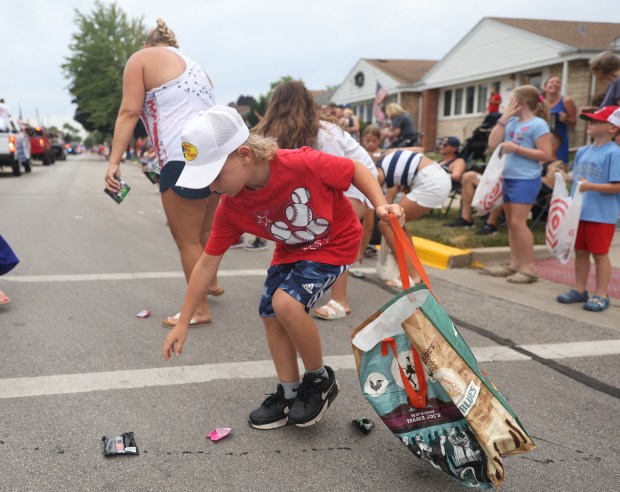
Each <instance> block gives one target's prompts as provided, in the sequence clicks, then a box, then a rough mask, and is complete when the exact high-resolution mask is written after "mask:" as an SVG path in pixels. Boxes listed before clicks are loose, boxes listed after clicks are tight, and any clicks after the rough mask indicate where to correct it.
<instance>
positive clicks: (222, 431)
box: [207, 427, 232, 441]
mask: <svg viewBox="0 0 620 492" xmlns="http://www.w3.org/2000/svg"><path fill="white" fill-rule="evenodd" d="M231 432H232V429H231V428H230V427H218V428H215V429H213V430H212V431H211V432H210V433H209V434H207V437H208V438H209V439H211V440H212V441H219V440H220V439H223V438H225V437H226V436H227V435H228V434H230V433H231Z"/></svg>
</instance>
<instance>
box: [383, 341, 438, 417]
mask: <svg viewBox="0 0 620 492" xmlns="http://www.w3.org/2000/svg"><path fill="white" fill-rule="evenodd" d="M388 347H390V348H391V349H392V352H393V353H394V358H395V359H396V364H398V370H399V371H400V379H401V381H402V382H403V386H404V387H405V391H406V392H407V400H408V401H409V405H411V407H412V408H418V409H419V408H426V390H427V387H426V373H425V372H424V367H423V366H422V360H421V359H420V356H419V355H418V351H417V350H416V349H415V347H414V346H413V345H412V346H411V353H412V354H413V365H414V367H415V373H416V374H418V383H419V384H420V390H419V391H416V390H415V389H414V388H413V386H411V381H409V379H408V378H407V375H406V374H405V371H403V368H402V367H401V366H400V362H399V361H398V350H397V349H396V340H394V339H393V338H384V339H383V341H382V342H381V355H382V356H383V357H386V356H387V355H388V353H389V351H388ZM419 375H422V376H421V377H420V376H419Z"/></svg>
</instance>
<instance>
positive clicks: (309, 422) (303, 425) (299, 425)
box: [295, 381, 340, 427]
mask: <svg viewBox="0 0 620 492" xmlns="http://www.w3.org/2000/svg"><path fill="white" fill-rule="evenodd" d="M335 383H336V393H335V394H334V395H333V396H332V397H331V398H330V397H327V400H326V401H325V405H323V408H322V409H321V411H320V412H319V414H318V415H317V416H316V417H314V418H313V419H312V420H309V421H308V422H304V423H303V424H295V427H310V426H311V425H314V424H316V423H317V422H318V421H319V420H321V419H322V418H323V415H325V412H327V409H328V408H329V406H330V405H331V404H332V403H333V402H334V400H335V399H336V396H338V392H339V391H340V386H339V385H338V381H336V382H335Z"/></svg>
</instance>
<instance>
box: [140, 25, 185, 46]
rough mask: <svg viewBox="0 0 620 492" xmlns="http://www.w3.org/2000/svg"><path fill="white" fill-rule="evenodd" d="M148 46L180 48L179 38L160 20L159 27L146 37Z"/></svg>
mask: <svg viewBox="0 0 620 492" xmlns="http://www.w3.org/2000/svg"><path fill="white" fill-rule="evenodd" d="M146 44H148V45H149V46H157V45H159V44H167V45H168V46H173V47H174V48H178V47H179V43H178V42H177V37H176V35H175V34H174V31H173V30H172V29H170V28H169V27H168V25H167V24H166V23H165V22H164V21H163V20H162V19H160V18H158V19H157V27H155V28H153V29H152V30H151V32H149V33H148V34H147V36H146Z"/></svg>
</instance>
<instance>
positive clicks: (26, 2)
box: [0, 0, 620, 126]
mask: <svg viewBox="0 0 620 492" xmlns="http://www.w3.org/2000/svg"><path fill="white" fill-rule="evenodd" d="M103 1H104V3H106V4H109V3H112V2H111V1H110V0H103ZM117 3H118V4H119V5H120V6H121V7H122V9H123V10H124V11H125V12H126V13H127V14H129V15H130V16H131V17H143V18H144V22H145V24H146V25H147V26H149V28H150V27H151V26H153V27H154V26H155V19H156V18H157V17H161V18H163V19H164V20H165V21H166V22H167V23H168V25H169V26H170V27H171V28H172V29H173V30H174V31H175V33H176V35H177V38H178V40H179V44H180V46H181V49H182V50H184V51H185V52H186V53H187V54H188V55H189V56H191V57H192V58H194V59H196V60H197V61H198V62H199V63H200V64H201V65H202V66H203V67H204V68H205V70H206V71H207V72H208V73H209V74H210V76H211V78H212V80H213V81H214V83H215V89H216V96H217V101H218V103H220V104H228V103H229V102H231V101H235V100H236V99H237V97H238V96H239V95H241V94H244V95H252V96H255V97H256V96H258V95H259V94H264V93H266V92H267V91H268V90H269V84H270V83H271V82H273V81H275V80H278V79H279V78H280V77H281V76H283V75H291V76H292V77H295V78H301V79H303V80H304V82H305V83H306V86H307V87H308V88H310V89H323V88H325V87H326V86H328V85H337V84H339V83H340V82H341V81H342V80H343V79H344V78H345V76H346V75H347V74H348V72H349V71H350V70H351V69H352V68H353V65H354V64H355V63H356V62H357V61H358V60H359V59H360V58H410V59H431V60H433V59H434V60H438V59H441V57H443V56H444V55H445V54H446V53H447V52H448V51H450V50H451V49H452V48H453V47H454V46H455V45H456V44H457V43H458V42H459V41H460V40H461V39H462V38H463V37H464V36H465V35H466V34H467V33H468V32H469V31H470V30H471V29H472V28H473V27H474V26H475V25H476V24H477V23H478V22H479V21H480V19H482V18H483V17H516V18H533V19H554V20H572V21H580V20H581V21H599V22H617V23H620V9H619V8H618V0H597V1H596V2H584V1H582V2H576V1H566V0H519V1H517V2H504V1H501V0H500V1H498V0H493V1H488V0H473V1H463V0H434V1H430V2H429V1H421V0H303V1H302V0H177V1H174V2H173V1H170V0H166V1H164V0H122V1H120V2H117ZM594 7H596V10H594ZM93 8H94V0H92V1H91V0H52V1H50V0H19V1H10V0H2V1H1V2H0V19H2V29H3V31H4V36H3V39H4V42H3V43H2V47H0V60H1V61H0V97H3V98H5V99H6V101H7V103H8V104H9V106H10V107H11V109H12V110H13V113H14V114H17V113H18V110H19V107H20V106H21V110H22V113H23V116H24V118H25V119H29V120H30V122H31V123H37V116H36V115H37V110H38V113H39V117H40V120H41V121H40V122H41V123H43V124H48V125H49V124H52V125H57V126H62V124H63V123H65V122H68V123H71V124H73V125H76V126H79V125H78V124H77V123H76V122H75V121H74V120H73V113H74V111H75V107H74V106H73V105H72V104H71V96H70V94H69V93H68V91H67V89H66V87H67V85H68V82H67V80H66V79H64V78H63V74H62V71H61V69H60V65H61V64H62V63H63V62H64V58H65V57H67V56H69V54H70V52H69V48H68V45H69V41H70V38H71V34H72V33H74V32H76V31H77V27H76V25H75V23H74V17H75V15H74V14H75V9H78V10H80V11H81V12H91V11H92V10H93ZM618 34H619V35H620V32H619V33H618Z"/></svg>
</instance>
